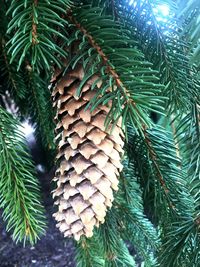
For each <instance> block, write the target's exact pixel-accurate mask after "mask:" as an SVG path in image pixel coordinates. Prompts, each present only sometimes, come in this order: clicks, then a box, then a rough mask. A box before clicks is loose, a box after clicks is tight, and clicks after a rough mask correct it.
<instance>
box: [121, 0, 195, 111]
mask: <svg viewBox="0 0 200 267" xmlns="http://www.w3.org/2000/svg"><path fill="white" fill-rule="evenodd" d="M162 2H166V1H162ZM167 2H168V1H167ZM167 2H166V3H165V4H167V5H168V3H167ZM135 4H136V6H135V7H133V6H131V5H124V4H123V1H119V5H118V6H119V8H118V14H119V16H120V19H121V21H123V22H124V24H125V25H127V27H129V29H130V31H131V32H132V34H133V36H135V38H136V39H137V40H138V41H139V47H140V48H141V50H142V51H143V53H144V54H145V56H146V58H147V59H148V60H149V61H150V62H152V63H153V64H154V68H156V69H157V70H159V72H160V77H161V83H163V84H165V85H166V87H165V89H164V90H163V91H162V94H164V95H165V96H167V97H168V101H166V109H167V111H168V113H170V114H171V113H174V112H176V111H177V110H179V109H181V110H187V108H188V106H189V105H188V103H191V100H192V99H193V98H194V97H195V96H196V95H197V89H196V85H195V82H194V81H193V78H192V73H193V72H192V70H191V69H190V66H189V57H188V55H187V53H186V50H187V43H186V42H185V41H184V40H183V37H182V36H181V33H180V27H179V25H178V22H177V20H176V19H175V17H174V15H172V14H170V15H169V17H168V18H167V19H168V21H165V22H164V23H162V22H160V21H159V23H158V21H157V18H156V16H155V14H154V10H153V7H154V8H155V9H156V7H157V5H158V4H159V5H160V4H161V3H160V2H158V1H155V2H154V3H152V2H151V1H150V0H145V1H143V2H140V1H139V2H137V1H136V3H135ZM172 6H173V5H170V8H172ZM172 9H173V12H175V8H172ZM173 12H171V13H173ZM177 55H178V56H177Z"/></svg>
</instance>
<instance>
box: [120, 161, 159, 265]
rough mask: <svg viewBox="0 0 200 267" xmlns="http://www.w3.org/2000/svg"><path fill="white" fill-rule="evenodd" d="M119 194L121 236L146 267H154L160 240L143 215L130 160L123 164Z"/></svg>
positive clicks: (141, 202)
mask: <svg viewBox="0 0 200 267" xmlns="http://www.w3.org/2000/svg"><path fill="white" fill-rule="evenodd" d="M123 165H124V169H123V174H122V175H121V183H120V189H119V193H118V195H117V197H116V206H117V210H118V211H119V218H122V222H123V223H122V225H123V227H122V229H121V232H122V233H123V234H122V236H123V238H124V239H125V240H129V241H130V242H131V243H132V245H133V246H134V248H135V250H136V251H137V252H138V254H139V255H140V257H141V258H142V259H143V260H144V261H145V264H147V266H152V267H153V266H156V264H157V263H156V262H157V261H156V257H155V254H156V252H157V251H158V249H159V246H160V240H159V236H158V233H157V232H156V229H155V227H154V226H153V224H152V223H151V222H150V221H149V220H148V219H147V218H146V216H145V215H144V209H143V200H142V191H141V189H140V188H139V184H138V182H137V173H136V169H135V166H134V163H133V162H132V161H131V159H128V158H127V159H126V160H125V161H124V163H123Z"/></svg>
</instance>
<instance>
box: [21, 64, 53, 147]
mask: <svg viewBox="0 0 200 267" xmlns="http://www.w3.org/2000/svg"><path fill="white" fill-rule="evenodd" d="M26 72H27V73H28V74H27V85H28V90H29V93H30V94H29V96H28V99H27V102H28V116H29V117H30V118H31V121H32V123H35V125H36V136H37V138H38V140H41V142H42V144H43V147H44V148H46V149H47V150H54V149H55V143H54V127H55V125H54V121H53V116H54V111H53V108H52V103H51V95H50V92H49V89H48V88H47V85H48V79H47V80H46V78H45V79H42V78H41V77H40V76H39V75H38V74H37V73H36V72H34V71H33V69H32V68H31V66H30V65H28V64H27V66H26Z"/></svg>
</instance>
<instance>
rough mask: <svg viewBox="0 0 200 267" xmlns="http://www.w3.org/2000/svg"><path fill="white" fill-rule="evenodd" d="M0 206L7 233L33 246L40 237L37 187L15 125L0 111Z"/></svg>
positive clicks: (41, 222) (42, 223) (41, 217)
mask: <svg viewBox="0 0 200 267" xmlns="http://www.w3.org/2000/svg"><path fill="white" fill-rule="evenodd" d="M0 115H1V120H0V150H1V154H0V170H1V181H0V203H1V204H0V207H1V208H3V215H2V216H3V219H4V220H5V221H6V222H7V230H8V231H12V232H13V235H12V236H13V239H14V240H15V241H16V242H18V241H22V240H24V242H26V240H28V241H29V242H30V243H32V244H33V243H35V242H36V241H37V239H38V238H39V236H40V235H41V234H44V229H45V221H44V209H43V207H42V205H41V204H40V198H39V189H38V187H39V184H38V181H37V179H36V178H35V175H36V173H35V171H34V166H33V164H32V161H31V159H30V156H29V154H28V152H27V149H26V146H25V144H24V138H23V137H22V134H21V133H20V131H19V130H18V128H17V127H18V126H19V125H18V123H17V121H16V120H14V119H13V118H12V117H11V115H10V114H8V113H7V112H6V111H4V110H3V109H2V108H1V109H0Z"/></svg>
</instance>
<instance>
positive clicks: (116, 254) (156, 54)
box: [0, 0, 200, 267]
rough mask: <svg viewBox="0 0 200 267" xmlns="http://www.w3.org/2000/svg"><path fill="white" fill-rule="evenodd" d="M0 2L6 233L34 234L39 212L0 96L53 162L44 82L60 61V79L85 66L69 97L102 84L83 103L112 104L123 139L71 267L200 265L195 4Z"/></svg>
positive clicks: (27, 165)
mask: <svg viewBox="0 0 200 267" xmlns="http://www.w3.org/2000/svg"><path fill="white" fill-rule="evenodd" d="M163 5H164V6H165V7H168V9H169V14H168V16H167V17H166V18H163V17H162V15H161V14H160V13H159V6H163ZM0 6H1V7H2V13H1V18H0V152H1V153H0V173H1V175H0V200H1V201H0V208H2V217H3V219H4V221H5V223H6V227H7V230H8V231H11V232H12V236H13V239H14V240H15V241H23V240H24V242H25V241H26V240H28V241H30V242H31V243H32V244H33V243H34V242H36V240H37V239H38V238H39V237H40V235H41V234H44V232H45V231H44V229H45V217H44V208H43V207H42V205H41V201H40V196H39V195H40V194H39V183H38V181H37V179H36V173H35V170H34V164H33V162H32V160H31V157H30V155H29V152H28V149H27V145H26V142H25V139H24V137H23V135H22V133H21V132H20V131H19V129H18V126H19V124H20V123H19V122H18V121H17V119H16V118H13V116H12V115H11V114H9V112H8V111H6V110H5V108H4V106H6V105H5V102H4V100H3V99H4V96H6V95H8V94H9V95H10V97H11V98H12V100H13V101H14V103H15V104H16V105H17V108H18V112H17V115H18V117H19V119H20V120H21V121H22V120H23V119H29V120H30V122H31V123H32V124H33V125H34V126H35V128H36V136H37V140H38V142H40V143H41V144H42V146H43V149H44V150H45V151H46V153H47V154H48V155H49V158H50V160H51V161H53V160H54V153H52V152H54V151H55V142H54V122H53V117H54V113H55V110H54V109H53V107H52V103H51V88H52V87H53V85H54V84H51V85H52V86H49V85H50V80H51V77H52V75H53V73H54V71H55V68H56V66H57V67H59V68H61V67H64V72H63V73H61V74H60V77H61V76H62V75H65V73H66V72H67V70H68V69H74V68H75V66H76V65H78V64H82V66H83V67H84V70H85V74H86V75H85V78H84V79H83V81H82V82H81V84H80V86H79V88H78V91H77V95H80V94H81V92H82V88H83V86H84V85H85V84H86V83H87V81H88V80H89V79H90V78H91V77H92V76H93V75H94V74H97V77H98V78H96V80H94V82H93V84H92V89H96V86H97V83H98V82H99V80H100V79H101V80H102V81H103V83H102V86H101V87H100V89H98V91H97V93H96V95H95V96H94V97H93V98H92V100H91V101H90V103H89V104H88V105H87V107H86V109H90V110H91V111H93V110H94V109H95V108H96V107H97V106H98V105H99V104H104V105H106V104H107V103H108V102H109V101H110V100H112V107H111V110H110V112H109V114H108V116H107V118H106V121H105V124H106V126H109V125H110V123H114V125H115V124H116V123H117V121H118V120H119V118H120V117H122V124H123V130H124V132H125V135H126V143H125V155H124V159H123V165H124V169H123V171H122V173H121V175H120V185H119V191H118V192H117V193H116V194H115V200H114V204H113V207H112V208H111V210H110V211H109V212H108V213H107V216H106V221H105V223H104V224H103V225H101V226H100V227H99V228H98V229H96V230H95V233H94V236H93V237H92V238H90V239H88V238H81V240H80V241H79V242H78V243H77V244H76V246H77V257H76V258H77V266H79V267H92V266H93V267H122V266H137V257H139V258H140V259H141V261H143V266H145V267H155V266H160V267H180V266H181V267H188V266H190V267H198V266H199V257H200V233H199V229H200V228H199V225H200V211H199V209H200V193H199V192H200V153H199V152H200V99H199V88H200V85H199V80H198V78H199V59H200V53H199V51H200V44H199V32H200V28H199V24H198V21H199V16H200V14H199V10H200V9H199V1H197V0H191V1H176V2H175V1H173V0H162V1H157V0H132V1H127V0H115V1H113V0H92V1H89V0H84V1H79V0H77V1H76V2H75V1H74V2H71V1H69V0H59V1H53V0H40V1H37V0H20V1H14V0H12V1H11V0H7V1H3V0H0ZM72 51H76V52H75V53H74V52H72ZM99 77H100V78H99ZM58 80H59V77H58ZM54 82H55V81H54ZM54 82H53V83H54ZM108 88H111V90H110V91H109V92H108V91H107V89H108ZM99 96H101V97H99ZM152 114H156V116H157V117H158V121H156V122H154V121H153V120H152ZM127 244H131V245H132V246H133V247H134V251H135V254H134V255H131V253H130V252H129V250H128V246H127ZM136 255H137V256H136Z"/></svg>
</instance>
